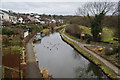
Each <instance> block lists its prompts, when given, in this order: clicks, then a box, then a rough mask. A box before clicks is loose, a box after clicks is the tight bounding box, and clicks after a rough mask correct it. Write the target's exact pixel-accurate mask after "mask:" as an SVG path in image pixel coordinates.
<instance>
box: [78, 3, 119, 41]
mask: <svg viewBox="0 0 120 80" xmlns="http://www.w3.org/2000/svg"><path fill="white" fill-rule="evenodd" d="M116 9H117V7H116V5H115V3H114V2H89V3H85V4H84V5H83V6H81V7H79V8H78V11H77V15H81V16H84V17H87V18H88V19H89V21H90V25H91V33H92V35H93V40H94V41H98V39H99V33H102V21H103V19H104V17H105V15H106V14H108V13H109V14H110V13H114V12H115V10H116Z"/></svg>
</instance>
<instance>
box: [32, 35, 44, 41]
mask: <svg viewBox="0 0 120 80" xmlns="http://www.w3.org/2000/svg"><path fill="white" fill-rule="evenodd" d="M41 39H42V37H41V34H40V33H37V34H36V35H35V37H34V39H33V43H36V42H37V41H40V40H41Z"/></svg>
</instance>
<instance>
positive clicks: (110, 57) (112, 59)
mask: <svg viewBox="0 0 120 80" xmlns="http://www.w3.org/2000/svg"><path fill="white" fill-rule="evenodd" d="M86 47H87V48H88V49H90V50H91V51H94V52H96V54H98V55H99V56H101V57H103V58H105V59H106V60H108V61H110V62H111V63H112V64H114V65H116V66H117V67H119V68H120V61H119V56H120V54H119V53H114V54H112V55H106V54H105V48H103V50H102V51H98V49H99V47H97V46H86Z"/></svg>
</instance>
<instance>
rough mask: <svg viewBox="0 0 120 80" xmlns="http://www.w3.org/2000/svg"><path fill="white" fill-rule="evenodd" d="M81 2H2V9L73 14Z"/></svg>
mask: <svg viewBox="0 0 120 80" xmlns="http://www.w3.org/2000/svg"><path fill="white" fill-rule="evenodd" d="M81 4H82V3H81V2H51V3H49V2H2V9H5V10H13V11H16V12H23V13H24V12H25V13H41V14H43V13H45V14H58V15H75V10H77V8H78V7H79V6H80V5H81Z"/></svg>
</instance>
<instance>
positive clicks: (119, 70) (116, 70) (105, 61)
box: [63, 33, 120, 78]
mask: <svg viewBox="0 0 120 80" xmlns="http://www.w3.org/2000/svg"><path fill="white" fill-rule="evenodd" d="M63 35H64V36H65V37H66V38H67V39H69V40H70V41H72V42H75V43H76V44H78V45H79V47H81V48H82V49H83V50H85V51H87V52H88V53H90V54H92V55H93V56H95V57H96V58H98V59H99V60H100V61H102V62H103V63H104V64H105V65H106V66H108V67H109V68H110V69H112V70H113V71H115V73H116V74H118V77H119V78H120V69H119V68H118V67H116V66H115V65H113V64H112V63H110V62H109V61H107V60H106V59H104V58H102V57H100V56H99V55H97V54H96V53H94V52H92V51H90V50H88V49H87V48H85V47H84V46H85V45H86V44H83V43H80V42H78V41H75V40H73V39H71V38H69V37H68V36H66V35H65V34H64V33H63Z"/></svg>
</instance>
